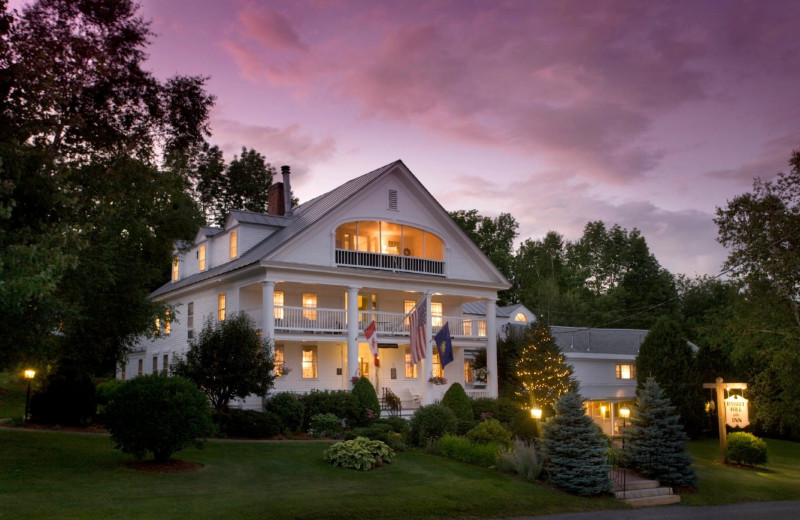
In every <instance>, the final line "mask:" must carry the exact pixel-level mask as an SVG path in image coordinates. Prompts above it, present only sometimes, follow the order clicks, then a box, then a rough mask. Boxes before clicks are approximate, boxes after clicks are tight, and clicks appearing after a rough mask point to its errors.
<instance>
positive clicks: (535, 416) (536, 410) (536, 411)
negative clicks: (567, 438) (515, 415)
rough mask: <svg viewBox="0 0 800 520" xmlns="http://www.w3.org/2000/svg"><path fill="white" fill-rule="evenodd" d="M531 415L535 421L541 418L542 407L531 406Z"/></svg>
mask: <svg viewBox="0 0 800 520" xmlns="http://www.w3.org/2000/svg"><path fill="white" fill-rule="evenodd" d="M531 417H532V418H533V419H536V420H537V421H538V420H539V419H541V418H542V409H541V408H539V407H538V406H534V407H533V408H531Z"/></svg>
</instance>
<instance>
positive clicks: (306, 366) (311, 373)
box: [303, 346, 317, 379]
mask: <svg viewBox="0 0 800 520" xmlns="http://www.w3.org/2000/svg"><path fill="white" fill-rule="evenodd" d="M316 377H317V347H306V346H304V347H303V379H315V378H316Z"/></svg>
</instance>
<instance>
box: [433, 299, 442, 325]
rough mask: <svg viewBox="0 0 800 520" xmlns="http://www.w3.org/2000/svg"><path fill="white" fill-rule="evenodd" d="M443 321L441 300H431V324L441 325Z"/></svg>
mask: <svg viewBox="0 0 800 520" xmlns="http://www.w3.org/2000/svg"><path fill="white" fill-rule="evenodd" d="M443 323H444V321H443V320H442V304H441V302H431V325H432V326H433V327H441V326H442V324H443Z"/></svg>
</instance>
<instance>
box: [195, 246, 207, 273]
mask: <svg viewBox="0 0 800 520" xmlns="http://www.w3.org/2000/svg"><path fill="white" fill-rule="evenodd" d="M197 268H198V269H200V270H201V271H205V269H206V246H205V245H202V246H200V247H199V248H198V249H197Z"/></svg>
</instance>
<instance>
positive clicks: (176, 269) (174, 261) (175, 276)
mask: <svg viewBox="0 0 800 520" xmlns="http://www.w3.org/2000/svg"><path fill="white" fill-rule="evenodd" d="M179 266H180V260H179V259H178V257H177V256H176V257H175V258H173V259H172V281H173V282H174V281H177V280H178V277H179V275H180V271H179Z"/></svg>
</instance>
